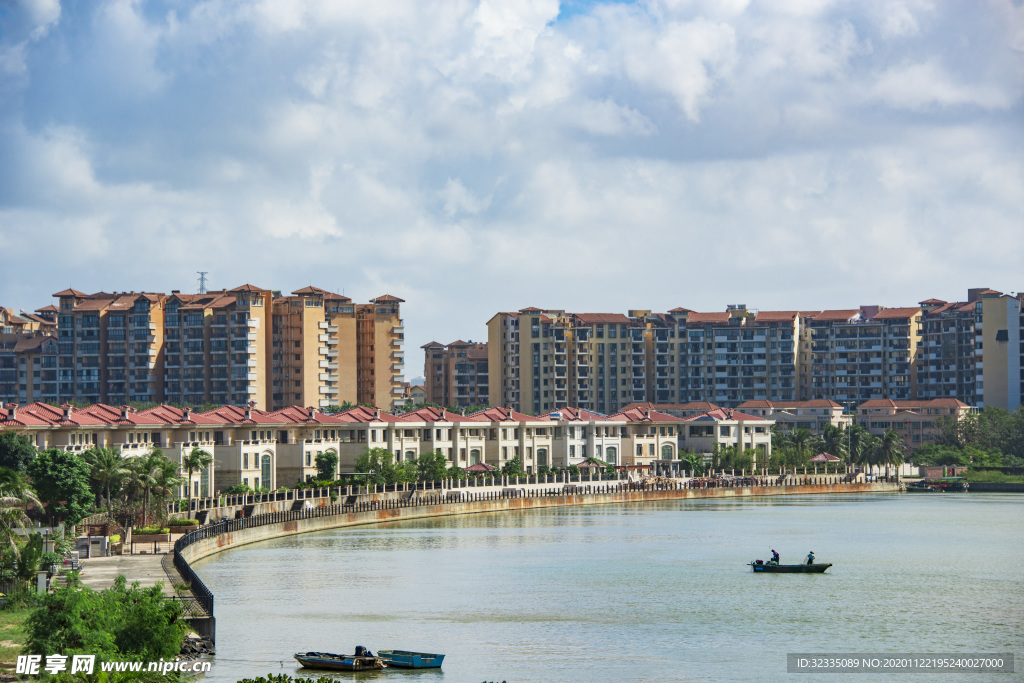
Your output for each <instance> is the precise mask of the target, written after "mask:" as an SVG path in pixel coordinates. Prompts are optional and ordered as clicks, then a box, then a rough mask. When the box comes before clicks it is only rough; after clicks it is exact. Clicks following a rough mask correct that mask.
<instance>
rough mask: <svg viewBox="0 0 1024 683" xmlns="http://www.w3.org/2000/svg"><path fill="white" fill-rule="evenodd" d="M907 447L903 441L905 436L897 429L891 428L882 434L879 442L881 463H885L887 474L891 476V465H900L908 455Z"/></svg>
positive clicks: (879, 459)
mask: <svg viewBox="0 0 1024 683" xmlns="http://www.w3.org/2000/svg"><path fill="white" fill-rule="evenodd" d="M906 453H907V447H906V445H905V444H904V443H903V437H902V436H900V435H899V432H897V431H896V430H893V429H890V430H887V431H886V432H885V434H883V435H882V440H881V441H880V442H879V444H878V461H879V464H882V465H885V476H886V477H888V476H889V466H890V465H895V466H900V465H902V464H903V460H904V458H905V457H906Z"/></svg>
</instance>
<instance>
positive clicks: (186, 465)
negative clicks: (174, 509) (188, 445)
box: [181, 446, 213, 516]
mask: <svg viewBox="0 0 1024 683" xmlns="http://www.w3.org/2000/svg"><path fill="white" fill-rule="evenodd" d="M212 464H213V455H212V454H211V453H209V452H208V451H204V450H203V449H202V448H200V447H199V446H193V447H192V450H191V451H189V452H188V453H187V454H186V455H183V456H182V458H181V469H183V470H185V472H187V473H188V477H187V478H186V479H185V488H186V489H187V491H186V493H185V496H186V498H187V500H188V514H189V516H191V515H192V473H193V472H202V471H203V470H205V469H206V468H208V467H210V466H211V465H212Z"/></svg>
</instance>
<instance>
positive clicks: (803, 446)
mask: <svg viewBox="0 0 1024 683" xmlns="http://www.w3.org/2000/svg"><path fill="white" fill-rule="evenodd" d="M789 441H790V443H791V444H793V450H794V457H793V459H792V461H791V462H793V474H796V467H797V465H796V463H801V462H806V461H807V457H808V456H807V446H808V445H809V444H810V441H811V433H810V432H809V431H807V430H806V429H794V430H793V431H792V432H790V434H789Z"/></svg>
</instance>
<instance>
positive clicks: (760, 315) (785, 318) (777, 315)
mask: <svg viewBox="0 0 1024 683" xmlns="http://www.w3.org/2000/svg"><path fill="white" fill-rule="evenodd" d="M798 315H799V312H798V311H758V312H757V315H756V316H755V317H754V322H755V323H761V322H769V323H770V322H793V321H794V320H796V317H797V316H798Z"/></svg>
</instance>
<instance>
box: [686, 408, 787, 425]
mask: <svg viewBox="0 0 1024 683" xmlns="http://www.w3.org/2000/svg"><path fill="white" fill-rule="evenodd" d="M709 419H710V420H714V421H715V422H720V421H722V420H736V421H737V422H748V421H752V422H764V421H765V420H767V419H770V418H764V417H759V416H757V415H748V414H747V413H742V412H740V411H738V410H729V409H726V408H716V409H715V410H709V411H707V412H704V413H701V414H700V415H693V416H691V417H684V418H683V422H698V421H707V420H709Z"/></svg>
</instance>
